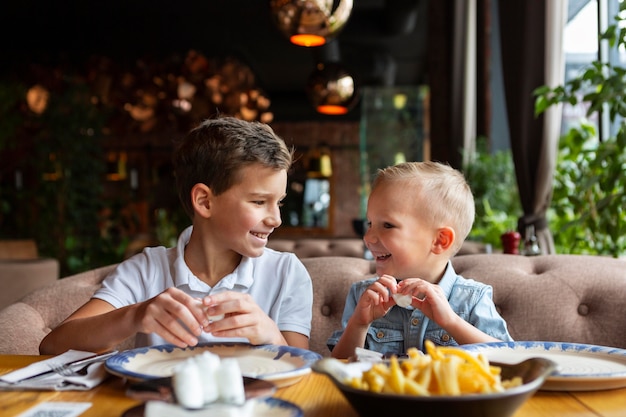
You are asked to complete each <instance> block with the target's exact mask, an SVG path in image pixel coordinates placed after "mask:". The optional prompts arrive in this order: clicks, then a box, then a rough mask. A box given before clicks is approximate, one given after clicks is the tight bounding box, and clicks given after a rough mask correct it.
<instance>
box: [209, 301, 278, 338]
mask: <svg viewBox="0 0 626 417" xmlns="http://www.w3.org/2000/svg"><path fill="white" fill-rule="evenodd" d="M202 302H203V305H204V309H205V314H206V316H207V317H218V318H219V317H221V316H223V318H221V319H220V320H213V321H210V322H209V323H207V325H206V326H204V331H206V332H208V333H211V334H213V336H216V337H244V338H247V339H248V340H249V341H250V343H252V344H254V345H261V344H277V345H284V344H286V341H285V339H284V337H283V335H282V333H281V332H280V330H279V329H278V326H276V323H275V322H274V320H272V319H271V318H270V317H269V316H268V315H267V314H266V313H265V312H264V311H263V310H262V309H261V308H260V307H259V306H258V304H257V303H256V302H255V301H254V299H253V298H252V297H251V296H250V295H249V294H242V293H239V292H236V291H226V292H222V293H218V294H214V295H210V296H207V297H204V299H203V300H202Z"/></svg>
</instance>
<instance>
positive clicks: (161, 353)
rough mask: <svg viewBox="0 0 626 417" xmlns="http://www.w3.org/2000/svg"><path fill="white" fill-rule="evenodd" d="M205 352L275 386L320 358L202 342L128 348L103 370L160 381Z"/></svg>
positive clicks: (298, 376)
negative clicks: (233, 360)
mask: <svg viewBox="0 0 626 417" xmlns="http://www.w3.org/2000/svg"><path fill="white" fill-rule="evenodd" d="M206 350H208V351H210V352H212V353H214V354H216V355H219V356H220V357H221V358H236V359H237V360H238V362H239V366H240V367H241V372H242V374H243V375H244V376H247V377H250V378H258V379H263V380H266V381H271V382H273V383H274V384H275V385H276V386H277V387H284V386H287V385H291V384H294V383H295V382H297V381H298V380H300V379H301V378H302V377H303V376H304V375H306V374H308V373H310V372H311V364H312V363H313V362H315V361H317V360H318V359H321V358H322V356H321V355H320V354H318V353H315V352H312V351H310V350H306V349H299V348H295V347H291V346H278V345H260V346H254V345H250V344H246V343H206V344H200V345H198V346H195V347H190V348H185V349H182V348H178V347H175V346H172V345H160V346H150V347H144V348H137V349H131V350H127V351H124V352H120V353H118V354H117V355H115V356H112V357H110V358H109V359H107V361H106V362H105V367H106V370H107V371H109V372H110V373H112V374H114V375H117V376H121V377H124V378H129V379H131V380H146V379H151V378H162V377H167V376H171V375H172V374H173V373H174V367H175V366H176V365H177V364H178V363H180V362H181V361H183V360H185V359H187V358H189V357H191V356H194V355H197V354H199V353H202V352H204V351H206Z"/></svg>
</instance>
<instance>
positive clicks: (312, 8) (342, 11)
mask: <svg viewBox="0 0 626 417" xmlns="http://www.w3.org/2000/svg"><path fill="white" fill-rule="evenodd" d="M352 5H353V0H270V9H271V13H272V19H273V21H274V23H275V25H276V27H277V28H278V29H279V30H280V32H281V33H282V34H283V35H285V36H286V37H287V38H288V39H289V41H290V42H291V43H293V44H295V45H300V46H307V47H308V46H321V45H324V44H325V43H326V42H328V41H329V40H330V39H333V38H334V37H335V36H337V34H338V33H339V32H340V31H341V29H342V28H343V27H344V26H345V24H346V23H347V22H348V18H349V17H350V14H351V13H352Z"/></svg>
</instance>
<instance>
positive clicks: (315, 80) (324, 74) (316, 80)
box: [306, 41, 359, 115]
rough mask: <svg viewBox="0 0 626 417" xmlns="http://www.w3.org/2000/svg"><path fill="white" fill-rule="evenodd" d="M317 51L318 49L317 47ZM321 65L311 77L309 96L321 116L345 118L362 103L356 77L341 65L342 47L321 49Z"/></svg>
mask: <svg viewBox="0 0 626 417" xmlns="http://www.w3.org/2000/svg"><path fill="white" fill-rule="evenodd" d="M316 49H317V48H316ZM318 51H319V52H320V53H321V54H320V56H319V57H318V64H317V65H316V67H315V70H314V71H313V72H312V73H311V75H310V76H309V80H308V83H307V86H306V93H307V96H308V97H309V100H310V101H311V104H313V107H314V108H315V110H317V112H318V113H322V114H328V115H342V114H346V113H348V111H350V109H352V107H354V105H355V104H356V102H357V101H358V98H359V97H358V96H359V94H358V88H357V85H356V81H355V79H354V77H353V76H352V74H351V73H350V72H349V71H348V70H347V69H346V68H345V67H344V66H343V65H342V64H341V63H340V54H339V46H338V43H337V42H336V41H334V42H329V43H328V44H326V45H324V46H323V47H322V48H320V49H319V50H318Z"/></svg>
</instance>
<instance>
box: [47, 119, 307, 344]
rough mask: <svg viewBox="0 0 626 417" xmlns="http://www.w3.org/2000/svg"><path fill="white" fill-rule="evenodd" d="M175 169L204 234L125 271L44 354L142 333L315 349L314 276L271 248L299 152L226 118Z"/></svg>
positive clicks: (186, 150)
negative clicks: (290, 171) (294, 155)
mask: <svg viewBox="0 0 626 417" xmlns="http://www.w3.org/2000/svg"><path fill="white" fill-rule="evenodd" d="M173 161H174V170H175V176H176V184H177V188H178V194H179V197H180V200H181V202H182V205H183V207H184V208H185V210H186V212H187V214H188V215H189V216H190V217H191V220H192V226H190V227H189V228H187V229H186V230H184V231H183V232H182V233H181V235H180V237H179V239H178V245H177V246H176V247H173V248H167V249H166V248H165V247H162V246H161V247H155V248H146V249H144V251H143V252H142V253H140V254H137V255H135V256H133V257H131V258H129V259H128V260H126V261H124V262H122V263H121V264H120V265H119V266H118V267H117V268H116V270H115V271H114V272H113V273H112V274H111V275H109V276H108V277H107V278H106V279H105V280H104V281H103V285H102V288H101V289H99V290H98V291H97V292H96V293H95V294H94V296H93V298H92V299H91V300H90V301H88V302H87V303H86V304H85V305H83V306H82V307H80V308H79V309H78V310H77V311H76V312H74V313H73V314H72V315H71V316H70V317H68V318H67V319H66V320H65V321H64V322H63V323H61V325H59V326H58V327H57V328H56V329H54V330H53V331H52V332H50V333H49V334H48V335H47V336H46V338H44V340H43V341H42V342H41V345H40V351H41V353H42V354H58V353H61V352H64V351H66V350H68V349H78V350H86V351H94V352H98V351H104V350H108V349H111V348H113V347H114V346H116V345H117V344H119V343H120V342H122V341H124V340H125V339H127V338H128V337H131V336H134V335H136V336H137V337H136V344H137V345H138V346H144V345H154V344H161V343H171V344H174V345H176V346H179V347H186V346H193V345H196V344H198V343H199V342H205V341H214V340H216V339H219V340H229V341H233V340H235V341H248V342H250V343H253V344H277V345H291V346H296V347H300V348H308V337H309V334H310V330H311V316H312V298H313V295H312V294H313V292H312V285H311V278H310V276H309V274H308V272H307V271H306V269H305V268H304V265H303V264H302V263H301V262H300V261H299V260H298V259H297V258H296V256H295V255H293V254H290V253H280V252H276V251H273V250H270V249H266V248H265V245H266V244H267V239H268V237H269V235H270V234H271V233H272V231H273V230H274V229H275V228H277V227H278V226H280V224H281V218H280V206H281V201H282V200H283V198H284V197H285V191H286V188H287V170H288V169H289V167H290V165H291V163H292V152H291V151H290V150H289V149H288V148H287V146H286V145H285V143H284V142H283V140H282V139H280V138H279V137H278V136H277V135H276V134H275V133H274V132H273V131H272V129H271V128H270V127H269V126H267V125H264V124H261V123H249V122H245V121H242V120H238V119H235V118H231V117H220V118H216V119H210V120H206V121H205V122H203V123H201V124H200V125H199V126H198V127H197V128H195V129H193V130H192V131H191V132H190V133H189V134H188V135H187V136H186V137H185V138H184V139H183V140H182V141H181V142H180V143H178V144H177V147H176V150H175V154H174V159H173ZM224 290H225V291H224ZM221 317H223V318H221ZM210 318H214V319H213V320H211V319H210ZM219 318H221V319H219Z"/></svg>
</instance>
